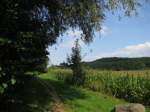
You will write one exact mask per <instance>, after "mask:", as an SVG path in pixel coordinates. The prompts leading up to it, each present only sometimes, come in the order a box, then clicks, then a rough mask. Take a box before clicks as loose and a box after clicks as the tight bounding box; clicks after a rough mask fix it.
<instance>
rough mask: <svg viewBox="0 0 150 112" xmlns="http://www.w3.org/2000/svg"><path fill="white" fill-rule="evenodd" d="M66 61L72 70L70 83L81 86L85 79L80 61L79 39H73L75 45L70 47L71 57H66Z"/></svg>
mask: <svg viewBox="0 0 150 112" xmlns="http://www.w3.org/2000/svg"><path fill="white" fill-rule="evenodd" d="M68 63H69V65H70V67H71V69H72V71H73V76H72V80H71V83H72V84H74V85H78V86H82V85H83V84H84V81H85V72H84V69H83V66H82V63H81V48H80V45H79V41H78V40H76V41H75V47H73V48H72V54H71V57H68Z"/></svg>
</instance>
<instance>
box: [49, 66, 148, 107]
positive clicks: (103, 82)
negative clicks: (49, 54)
mask: <svg viewBox="0 0 150 112" xmlns="http://www.w3.org/2000/svg"><path fill="white" fill-rule="evenodd" d="M51 72H53V73H52V74H53V76H54V77H55V78H56V79H57V80H61V81H65V82H66V81H68V80H69V79H71V77H72V73H71V70H69V69H58V68H57V69H53V70H51ZM83 86H84V87H86V88H89V89H92V90H94V91H99V92H102V93H104V94H108V95H112V96H115V97H118V98H123V99H125V100H127V101H130V102H132V103H135V102H136V103H143V104H145V105H150V71H148V70H147V71H146V70H145V71H144V70H143V71H99V70H86V79H85V84H84V85H83Z"/></svg>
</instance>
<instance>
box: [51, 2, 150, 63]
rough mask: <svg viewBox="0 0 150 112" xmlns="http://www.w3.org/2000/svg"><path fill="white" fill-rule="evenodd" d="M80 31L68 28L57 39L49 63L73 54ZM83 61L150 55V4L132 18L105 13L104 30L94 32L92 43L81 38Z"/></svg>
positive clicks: (63, 59)
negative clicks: (72, 50) (86, 42)
mask: <svg viewBox="0 0 150 112" xmlns="http://www.w3.org/2000/svg"><path fill="white" fill-rule="evenodd" d="M80 34H81V31H79V30H78V29H76V30H72V29H69V30H68V31H67V32H66V33H65V34H64V35H63V36H61V37H59V38H58V41H57V44H55V45H53V46H49V48H48V51H49V53H50V54H49V56H48V57H49V65H52V64H53V65H56V64H57V65H58V64H59V63H61V62H64V61H66V57H67V55H70V54H71V48H72V47H73V46H74V41H75V40H76V39H77V38H78V37H80ZM80 46H81V56H82V59H83V61H92V60H95V59H99V58H103V57H150V4H144V5H143V6H142V7H140V8H138V15H137V16H132V17H125V16H122V17H121V20H120V19H119V17H118V14H115V15H113V14H112V13H110V12H107V13H106V19H105V21H104V23H103V25H102V30H101V32H95V36H94V40H93V42H92V43H90V44H89V45H86V44H84V42H82V41H81V40H80Z"/></svg>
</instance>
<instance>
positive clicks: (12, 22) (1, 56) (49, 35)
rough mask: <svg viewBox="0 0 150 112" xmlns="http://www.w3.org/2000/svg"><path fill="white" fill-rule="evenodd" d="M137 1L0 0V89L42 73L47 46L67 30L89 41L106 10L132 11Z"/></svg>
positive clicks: (45, 60)
mask: <svg viewBox="0 0 150 112" xmlns="http://www.w3.org/2000/svg"><path fill="white" fill-rule="evenodd" d="M137 5H138V3H137V2H136V0H0V17H1V18H0V68H1V72H0V86H2V85H3V84H4V83H7V84H9V83H10V82H11V81H10V79H11V78H15V77H20V76H22V75H23V74H25V73H26V72H30V71H44V69H45V68H46V63H47V60H48V57H47V55H48V52H47V50H46V49H47V47H48V45H52V44H54V43H56V40H57V38H58V37H59V35H61V34H63V33H64V32H65V31H66V30H67V29H68V28H70V27H72V28H79V29H80V30H82V32H83V34H82V39H83V40H84V42H87V43H89V42H91V41H92V39H93V34H94V30H95V29H98V28H99V29H101V27H100V26H101V24H102V22H103V20H104V12H105V10H114V9H118V8H120V7H121V8H122V9H124V11H125V13H126V15H130V14H131V13H132V12H135V9H136V6H137Z"/></svg>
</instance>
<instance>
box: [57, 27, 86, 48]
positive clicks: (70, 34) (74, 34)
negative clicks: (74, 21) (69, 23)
mask: <svg viewBox="0 0 150 112" xmlns="http://www.w3.org/2000/svg"><path fill="white" fill-rule="evenodd" d="M81 34H82V31H80V30H72V29H70V30H68V31H67V32H66V37H67V40H66V41H65V42H64V43H63V42H62V43H61V44H60V46H61V47H64V48H72V47H73V46H74V43H75V40H76V39H79V44H80V46H83V45H84V42H83V41H82V40H81V39H80V38H81Z"/></svg>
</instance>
